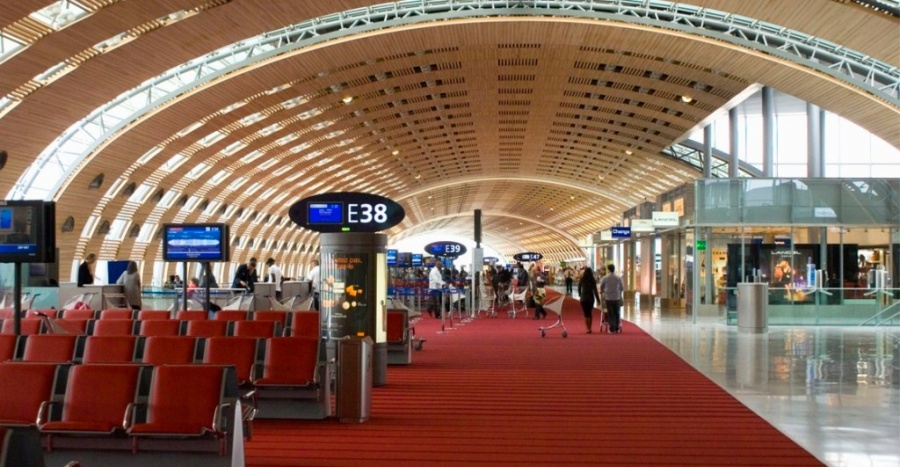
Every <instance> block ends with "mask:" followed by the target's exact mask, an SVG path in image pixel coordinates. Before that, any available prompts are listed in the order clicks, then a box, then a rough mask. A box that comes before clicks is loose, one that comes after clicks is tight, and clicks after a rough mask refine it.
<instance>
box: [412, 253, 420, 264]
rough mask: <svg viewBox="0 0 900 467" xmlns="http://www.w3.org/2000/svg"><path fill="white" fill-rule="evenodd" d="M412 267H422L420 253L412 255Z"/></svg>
mask: <svg viewBox="0 0 900 467" xmlns="http://www.w3.org/2000/svg"><path fill="white" fill-rule="evenodd" d="M412 265H413V266H421V265H422V255H421V254H420V253H413V254H412Z"/></svg>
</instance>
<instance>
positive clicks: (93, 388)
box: [38, 365, 142, 449]
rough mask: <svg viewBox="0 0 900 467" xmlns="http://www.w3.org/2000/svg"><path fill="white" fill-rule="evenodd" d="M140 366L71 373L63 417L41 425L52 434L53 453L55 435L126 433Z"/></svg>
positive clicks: (99, 367) (102, 367) (97, 367)
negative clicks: (128, 411)
mask: <svg viewBox="0 0 900 467" xmlns="http://www.w3.org/2000/svg"><path fill="white" fill-rule="evenodd" d="M141 370H142V367H141V366H139V365H76V366H73V367H72V368H71V369H70V370H69V379H68V383H67V385H66V395H65V398H64V399H63V402H62V417H61V419H60V420H58V421H47V422H44V423H39V425H38V427H39V428H40V430H41V432H43V433H46V434H49V435H50V436H49V437H48V439H47V443H48V449H52V446H53V435H54V434H66V433H72V434H82V435H83V434H112V433H114V432H115V431H117V430H122V431H124V430H125V426H123V421H124V420H126V419H127V417H126V412H127V410H128V406H129V404H133V403H135V401H136V399H137V396H138V394H137V392H138V391H137V389H138V377H139V374H140V372H141Z"/></svg>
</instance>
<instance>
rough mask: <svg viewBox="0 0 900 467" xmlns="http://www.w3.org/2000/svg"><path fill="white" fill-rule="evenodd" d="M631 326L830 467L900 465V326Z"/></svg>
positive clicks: (660, 321)
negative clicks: (756, 330)
mask: <svg viewBox="0 0 900 467" xmlns="http://www.w3.org/2000/svg"><path fill="white" fill-rule="evenodd" d="M625 319H628V320H629V321H632V322H634V323H636V324H637V325H639V326H640V327H641V328H643V329H644V330H646V331H647V332H649V333H650V334H651V335H653V336H654V337H655V338H656V339H657V340H658V341H660V342H661V343H663V344H664V345H666V346H667V347H668V348H669V349H671V350H672V351H674V352H675V353H677V354H678V355H680V356H681V357H682V358H683V359H684V360H686V361H687V362H688V363H690V364H692V365H693V366H694V367H695V368H697V369H698V370H699V371H701V372H702V373H704V374H705V375H706V376H707V377H709V378H710V379H712V380H713V381H715V382H716V383H717V384H719V385H720V386H722V387H723V388H724V389H726V390H727V391H728V392H730V393H731V394H732V395H734V396H735V397H736V398H737V399H739V400H740V401H741V402H743V403H744V404H745V405H747V406H748V407H750V409H752V410H753V411H755V412H756V413H758V414H759V415H760V416H762V417H763V418H765V419H766V420H768V421H769V422H770V423H772V424H773V425H774V426H775V427H777V428H778V429H779V430H781V431H782V432H783V433H785V434H786V435H788V436H790V437H791V438H792V439H794V440H795V441H796V442H797V443H799V444H800V445H801V446H803V447H805V448H806V449H807V450H809V451H810V452H811V453H813V454H814V455H816V456H817V457H818V458H819V459H820V460H822V461H824V462H826V463H827V464H828V465H832V466H898V465H900V328H896V327H895V328H861V327H794V326H775V327H770V328H769V331H768V333H763V334H748V333H739V332H738V330H737V327H736V326H726V325H725V323H724V318H723V319H715V318H707V319H703V320H699V321H698V323H697V324H694V323H692V319H691V317H690V316H686V315H685V314H684V312H683V310H675V311H660V310H658V309H657V310H643V311H641V312H640V313H635V312H634V309H633V308H631V309H627V310H626V312H625Z"/></svg>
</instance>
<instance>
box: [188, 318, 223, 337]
mask: <svg viewBox="0 0 900 467" xmlns="http://www.w3.org/2000/svg"><path fill="white" fill-rule="evenodd" d="M185 335H188V336H194V337H218V336H226V335H228V321H214V320H212V321H188V322H187V332H185Z"/></svg>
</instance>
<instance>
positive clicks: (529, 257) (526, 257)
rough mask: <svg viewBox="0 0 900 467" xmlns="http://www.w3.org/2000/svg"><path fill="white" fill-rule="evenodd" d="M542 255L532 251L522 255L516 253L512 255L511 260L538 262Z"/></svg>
mask: <svg viewBox="0 0 900 467" xmlns="http://www.w3.org/2000/svg"><path fill="white" fill-rule="evenodd" d="M543 257H544V255H542V254H540V253H535V252H532V251H527V252H524V253H516V254H514V255H513V259H514V260H516V261H538V260H540V259H541V258H543Z"/></svg>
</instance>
